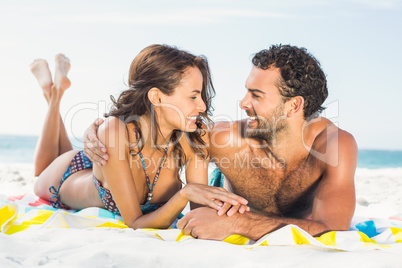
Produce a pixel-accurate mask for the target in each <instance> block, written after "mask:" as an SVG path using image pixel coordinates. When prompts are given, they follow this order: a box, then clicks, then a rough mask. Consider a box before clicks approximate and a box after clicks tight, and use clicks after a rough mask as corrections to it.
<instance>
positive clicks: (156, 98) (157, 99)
mask: <svg viewBox="0 0 402 268" xmlns="http://www.w3.org/2000/svg"><path fill="white" fill-rule="evenodd" d="M161 96H162V92H161V91H160V90H159V88H157V87H153V88H151V89H150V90H149V91H148V99H149V101H150V102H151V103H152V104H153V105H158V104H160V103H161V102H162V100H161Z"/></svg>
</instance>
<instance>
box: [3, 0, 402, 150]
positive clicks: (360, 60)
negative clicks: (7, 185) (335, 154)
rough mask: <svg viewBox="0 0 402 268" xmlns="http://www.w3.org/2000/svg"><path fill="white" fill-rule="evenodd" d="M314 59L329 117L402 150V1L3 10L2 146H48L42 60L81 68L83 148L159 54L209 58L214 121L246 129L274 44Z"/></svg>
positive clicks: (71, 106)
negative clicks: (135, 70) (262, 60)
mask: <svg viewBox="0 0 402 268" xmlns="http://www.w3.org/2000/svg"><path fill="white" fill-rule="evenodd" d="M279 43H282V44H291V45H296V46H299V47H305V48H307V49H308V50H309V51H310V52H311V53H312V54H313V55H314V56H315V57H316V58H317V59H318V60H319V61H320V63H321V66H322V68H323V70H324V72H325V73H326V75H327V80H328V88H329V96H328V98H327V100H326V101H325V103H324V106H327V107H328V108H327V110H326V111H325V112H324V116H325V117H327V118H329V119H330V120H332V121H333V122H335V123H336V124H337V125H338V126H339V127H340V128H342V129H344V130H346V131H348V132H350V133H352V134H353V135H354V137H355V139H356V141H357V144H358V146H359V148H361V149H388V150H402V141H401V140H400V139H401V136H402V124H401V121H402V120H401V115H402V105H401V99H402V86H401V83H400V78H401V76H402V67H401V64H400V63H401V62H402V50H401V48H402V0H383V1H376V0H349V1H347V0H343V1H342V0H339V1H336V0H299V1H298V0H283V1H277V0H276V1H269V0H248V1H243V0H213V1H212V0H210V1H209V0H204V1H188V0H187V1H186V0H166V1H162V0H158V1H119V0H115V1H102V0H96V1H76V0H70V1H68V3H67V2H66V1H50V0H49V1H43V0H35V1H18V0H15V1H5V0H0V113H1V115H2V120H1V125H0V134H18V135H39V134H40V132H41V130H42V125H43V121H44V117H45V115H46V111H47V104H46V101H45V99H44V97H43V95H42V93H41V89H40V88H39V86H38V84H37V82H36V81H35V79H34V77H33V75H32V74H31V73H30V71H29V64H30V63H31V62H32V61H33V60H34V59H35V58H43V59H46V60H48V62H49V66H50V68H51V70H53V68H54V56H55V55H56V54H57V53H60V52H61V53H64V54H65V55H66V56H68V57H69V58H70V59H71V65H72V67H71V71H70V73H69V77H70V79H71V82H72V87H71V88H70V89H68V91H67V92H66V93H65V95H64V97H63V101H62V104H61V111H60V112H61V116H62V118H63V120H64V121H65V124H66V128H67V131H68V133H69V135H70V136H71V138H72V139H73V143H74V139H75V138H78V137H80V136H82V134H83V133H84V131H85V129H86V128H87V126H88V125H89V124H90V123H92V122H93V121H94V120H95V119H96V118H97V117H102V115H103V113H104V112H105V111H107V109H108V108H109V107H110V104H111V102H110V95H114V96H115V97H117V96H118V95H119V93H120V92H121V91H123V90H124V89H126V88H127V86H126V81H127V75H128V69H129V66H130V63H131V61H132V60H133V59H134V57H135V56H136V55H137V54H138V53H139V52H140V51H141V50H142V49H143V48H144V47H146V46H148V45H150V44H168V45H175V46H177V47H178V48H180V49H184V50H187V51H189V52H191V53H194V54H197V55H199V54H203V55H205V56H206V57H207V58H208V61H209V63H210V67H211V71H212V75H213V82H214V85H215V89H216V97H215V99H214V106H215V112H214V117H213V119H214V120H238V119H242V118H245V116H246V115H245V113H244V112H242V111H241V110H240V109H239V101H240V100H241V99H242V97H243V96H244V94H245V93H246V89H245V81H246V78H247V76H248V74H249V72H250V70H251V66H252V64H251V58H252V56H253V54H255V53H256V52H258V51H260V50H262V49H266V48H268V47H269V46H270V45H272V44H279Z"/></svg>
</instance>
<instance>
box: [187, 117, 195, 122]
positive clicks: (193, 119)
mask: <svg viewBox="0 0 402 268" xmlns="http://www.w3.org/2000/svg"><path fill="white" fill-rule="evenodd" d="M197 117H198V116H187V120H188V121H191V122H193V123H195V122H196V121H197Z"/></svg>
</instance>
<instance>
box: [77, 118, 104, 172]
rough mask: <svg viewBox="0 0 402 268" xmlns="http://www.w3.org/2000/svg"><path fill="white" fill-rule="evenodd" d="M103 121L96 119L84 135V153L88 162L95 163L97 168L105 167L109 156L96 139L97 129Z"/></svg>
mask: <svg viewBox="0 0 402 268" xmlns="http://www.w3.org/2000/svg"><path fill="white" fill-rule="evenodd" d="M102 123H103V120H102V119H100V118H98V119H96V120H95V122H93V123H92V124H91V125H90V126H89V128H87V130H86V131H85V133H84V140H83V143H84V153H85V155H86V156H88V158H89V160H91V161H92V162H94V163H97V164H98V165H99V166H101V165H105V164H106V161H107V160H108V158H109V156H108V155H107V154H106V147H105V145H103V144H102V143H101V142H100V140H99V139H98V135H97V132H98V129H99V126H100V125H102Z"/></svg>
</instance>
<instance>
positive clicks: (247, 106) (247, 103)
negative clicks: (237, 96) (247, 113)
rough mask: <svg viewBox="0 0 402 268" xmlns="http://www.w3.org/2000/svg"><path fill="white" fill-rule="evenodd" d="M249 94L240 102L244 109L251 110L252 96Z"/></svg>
mask: <svg viewBox="0 0 402 268" xmlns="http://www.w3.org/2000/svg"><path fill="white" fill-rule="evenodd" d="M247 95H248V94H246V96H244V98H243V99H242V100H241V101H240V103H239V106H240V108H241V109H243V110H249V109H250V108H251V103H250V98H249V97H248V96H247Z"/></svg>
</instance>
